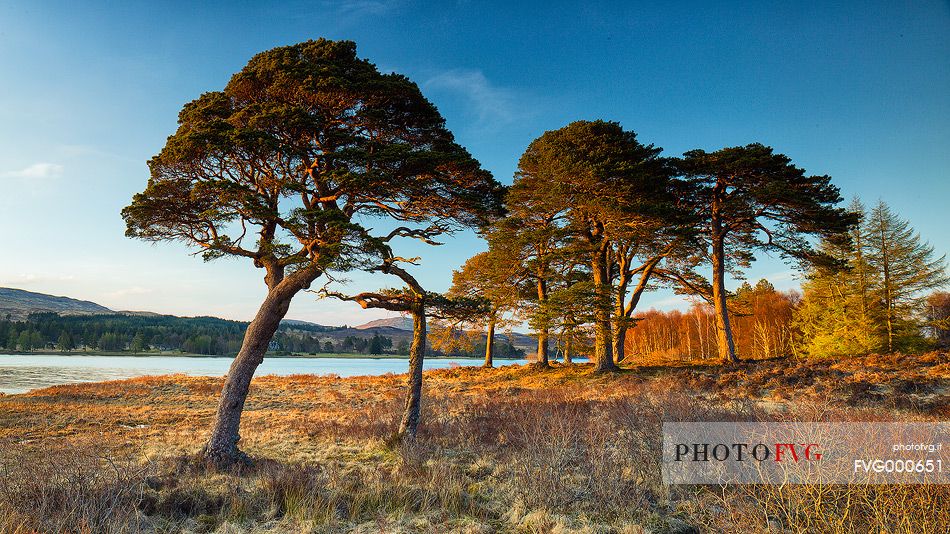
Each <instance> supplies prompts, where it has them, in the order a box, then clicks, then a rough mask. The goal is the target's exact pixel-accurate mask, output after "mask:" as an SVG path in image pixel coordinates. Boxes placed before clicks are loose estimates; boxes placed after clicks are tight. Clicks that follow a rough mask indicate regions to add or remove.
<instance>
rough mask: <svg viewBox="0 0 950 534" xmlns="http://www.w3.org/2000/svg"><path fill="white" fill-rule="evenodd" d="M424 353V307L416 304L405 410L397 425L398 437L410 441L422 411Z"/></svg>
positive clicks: (414, 435)
mask: <svg viewBox="0 0 950 534" xmlns="http://www.w3.org/2000/svg"><path fill="white" fill-rule="evenodd" d="M425 351H426V314H425V305H423V304H417V305H415V306H414V307H413V309H412V345H410V347H409V376H408V378H407V385H408V386H409V392H408V393H407V394H406V410H405V412H404V413H403V415H402V422H400V423H399V437H400V438H402V439H403V440H412V439H415V437H416V431H417V430H418V427H419V414H420V412H421V410H422V363H423V359H424V358H425Z"/></svg>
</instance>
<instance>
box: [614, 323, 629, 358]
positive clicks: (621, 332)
mask: <svg viewBox="0 0 950 534" xmlns="http://www.w3.org/2000/svg"><path fill="white" fill-rule="evenodd" d="M622 322H623V319H622V318H621V321H618V323H617V324H616V325H614V329H613V332H612V334H613V336H612V337H613V339H612V342H613V346H614V347H613V349H614V361H615V362H617V364H620V363H623V359H624V358H626V348H625V347H624V342H625V341H626V339H627V326H626V325H625V324H622Z"/></svg>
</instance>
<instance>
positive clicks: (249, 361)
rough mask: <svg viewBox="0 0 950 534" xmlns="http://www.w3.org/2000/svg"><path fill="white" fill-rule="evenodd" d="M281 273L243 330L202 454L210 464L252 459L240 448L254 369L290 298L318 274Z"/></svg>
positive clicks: (274, 277) (270, 276)
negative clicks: (242, 416)
mask: <svg viewBox="0 0 950 534" xmlns="http://www.w3.org/2000/svg"><path fill="white" fill-rule="evenodd" d="M282 276H283V275H282V273H281V272H277V273H269V274H268V277H267V281H268V285H269V286H270V287H271V289H270V291H268V293H267V297H266V298H265V299H264V302H263V303H262V304H261V307H260V308H259V309H258V311H257V315H256V316H255V317H254V320H253V321H251V323H250V324H249V325H248V326H247V330H246V331H245V332H244V342H243V343H242V344H241V350H240V352H238V354H237V356H236V357H235V358H234V361H233V362H232V363H231V368H230V369H229V370H228V376H227V378H226V379H225V381H224V387H223V388H222V390H221V400H220V401H219V402H218V413H217V417H216V418H215V422H214V425H213V426H212V428H211V436H210V437H209V438H208V443H207V444H206V445H205V446H204V449H203V450H202V454H203V455H204V457H205V459H207V460H208V461H209V462H210V463H211V464H213V465H214V466H216V467H219V468H224V467H228V466H230V465H233V464H235V463H239V462H240V463H247V462H248V461H249V458H248V457H247V455H246V454H244V453H243V452H241V450H240V449H239V448H238V441H240V440H241V434H240V430H241V413H242V412H243V411H244V402H245V401H246V400H247V393H248V390H249V389H250V385H251V379H252V378H253V377H254V371H256V370H257V367H258V366H259V365H260V364H261V362H263V361H264V354H265V353H266V352H267V348H268V347H269V346H270V342H271V340H272V339H273V338H274V334H275V333H276V332H277V328H278V327H279V326H280V321H281V319H283V318H284V316H285V315H287V310H288V309H289V308H290V301H291V299H293V297H294V295H296V294H297V293H298V292H300V291H301V290H302V289H304V288H306V287H309V285H310V282H312V281H313V280H314V279H315V278H316V277H317V274H316V272H315V271H313V270H306V269H305V270H303V271H298V272H296V273H294V274H292V275H290V276H289V277H287V278H286V279H284V278H283V277H282Z"/></svg>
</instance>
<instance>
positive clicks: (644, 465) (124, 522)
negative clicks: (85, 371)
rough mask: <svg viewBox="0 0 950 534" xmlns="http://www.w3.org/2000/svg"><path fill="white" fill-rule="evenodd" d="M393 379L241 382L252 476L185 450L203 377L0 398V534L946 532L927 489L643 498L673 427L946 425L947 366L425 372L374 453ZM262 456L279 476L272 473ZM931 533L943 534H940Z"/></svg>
mask: <svg viewBox="0 0 950 534" xmlns="http://www.w3.org/2000/svg"><path fill="white" fill-rule="evenodd" d="M402 382H403V377H402V376H394V375H388V376H381V377H359V378H348V379H341V378H335V377H315V376H305V375H301V376H291V377H261V378H258V379H256V380H255V381H254V384H253V386H252V391H251V396H250V398H249V401H248V403H247V408H246V412H245V418H244V423H243V427H242V435H243V436H244V439H243V440H242V447H243V448H244V449H245V450H246V451H247V452H249V453H250V454H252V455H253V456H255V457H257V458H259V461H258V462H257V464H256V466H255V467H254V469H253V470H250V471H245V472H243V473H214V472H209V471H207V470H205V469H204V468H203V466H202V465H201V464H200V462H196V461H194V460H193V459H191V457H190V455H191V454H193V453H194V451H195V450H197V448H198V447H199V446H200V444H201V443H200V441H201V438H202V436H203V435H204V432H205V429H206V428H207V427H208V425H209V424H210V420H211V417H212V415H213V413H214V409H215V403H216V400H217V394H218V391H219V388H220V385H221V381H220V380H219V379H211V378H194V377H185V376H180V375H176V376H166V377H146V378H139V379H133V380H125V381H119V382H108V383H95V384H80V385H71V386H60V387H54V388H48V389H45V390H40V391H35V392H32V393H29V394H24V395H13V396H6V397H0V474H2V477H0V479H2V482H0V532H17V533H26V532H64V531H72V532H179V531H190V532H251V531H253V532H287V531H292V532H297V531H300V532H310V531H312V532H339V531H354V532H446V531H460V532H496V531H513V532H554V531H560V532H572V531H588V532H628V533H633V532H689V531H691V529H694V528H701V529H702V530H703V531H713V532H781V531H788V532H946V529H945V528H946V525H948V524H950V512H948V511H947V510H946V506H945V505H943V506H942V503H945V502H946V501H947V499H948V498H950V491H948V490H947V488H945V487H925V486H914V487H886V488H881V487H872V486H868V487H865V486H838V487H819V486H801V487H786V488H776V487H772V486H746V487H729V488H717V489H715V490H712V489H709V488H702V487H684V486H676V487H670V486H664V485H663V484H662V482H661V480H660V476H659V457H658V451H659V449H660V438H661V436H660V426H661V424H662V422H663V421H675V420H761V419H790V420H791V419H799V420H829V421H833V420H946V419H947V416H948V409H950V402H948V401H950V397H948V395H950V391H948V388H947V386H948V383H950V360H948V357H947V355H946V354H937V353H933V354H928V355H923V356H901V355H894V356H869V357H866V358H858V359H853V360H847V361H823V362H810V363H805V362H797V361H793V360H768V361H759V362H754V363H747V364H742V365H739V366H735V367H730V368H721V367H718V366H715V365H692V366H662V365H650V366H640V367H635V368H631V369H628V370H625V371H623V372H621V373H618V374H614V375H607V376H595V375H591V374H590V367H589V366H586V365H574V366H561V367H557V368H555V369H552V370H548V371H538V370H537V369H534V368H528V367H510V368H500V369H494V370H484V369H478V368H456V369H445V370H439V371H432V372H427V373H426V384H425V387H426V393H425V394H426V397H425V399H424V401H425V402H424V414H423V415H424V417H423V425H422V428H421V429H420V440H419V443H418V444H417V445H416V446H414V447H412V448H408V449H406V448H403V449H396V450H392V449H390V448H388V447H387V446H386V445H385V438H386V437H387V436H388V435H389V434H390V433H391V432H392V431H393V430H394V429H395V426H396V424H397V415H398V413H399V410H400V409H401V405H402V395H403V384H402ZM277 460H279V462H278V461H277ZM940 529H943V530H940Z"/></svg>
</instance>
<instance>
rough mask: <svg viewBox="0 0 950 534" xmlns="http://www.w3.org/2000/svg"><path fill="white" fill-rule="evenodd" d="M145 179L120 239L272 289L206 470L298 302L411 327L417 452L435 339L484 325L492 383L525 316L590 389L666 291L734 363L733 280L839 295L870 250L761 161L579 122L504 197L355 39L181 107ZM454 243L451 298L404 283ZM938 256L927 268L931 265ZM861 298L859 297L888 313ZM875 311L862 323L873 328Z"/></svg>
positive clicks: (846, 219)
mask: <svg viewBox="0 0 950 534" xmlns="http://www.w3.org/2000/svg"><path fill="white" fill-rule="evenodd" d="M149 168H150V171H151V177H150V178H149V180H148V184H147V187H146V188H145V190H144V191H143V192H142V193H139V194H137V195H135V196H134V198H133V199H132V203H131V204H130V205H129V206H128V207H126V208H125V209H124V210H123V213H122V215H123V217H124V219H125V222H126V225H127V235H128V236H130V237H133V238H138V239H145V240H150V241H164V240H177V241H182V242H185V243H187V244H189V245H191V246H194V247H196V248H197V249H198V250H201V251H203V253H204V257H205V258H206V259H209V260H212V259H215V258H220V257H236V258H243V259H244V260H246V261H247V262H248V263H250V264H252V265H253V266H254V267H256V268H258V269H260V270H261V271H262V273H263V282H264V285H265V286H266V289H267V295H266V297H265V299H264V301H263V302H262V304H261V307H260V309H259V311H258V312H257V314H256V316H255V317H254V319H253V320H252V321H251V322H250V323H249V325H248V327H247V329H246V330H245V334H244V339H243V343H242V346H241V348H240V350H239V352H238V354H237V356H236V357H235V359H234V362H233V364H232V366H231V369H230V371H229V373H228V376H227V378H226V380H225V382H224V385H223V389H222V392H221V398H220V402H219V405H218V411H217V417H216V419H215V422H214V424H213V427H212V429H211V432H210V437H209V439H208V441H207V442H206V444H205V447H204V449H203V451H204V455H205V457H206V458H207V459H208V460H209V461H210V462H212V463H215V464H218V465H230V464H233V463H234V462H239V461H244V460H246V459H247V458H246V456H245V455H244V453H242V452H241V451H240V449H239V448H238V441H239V440H240V433H239V432H240V421H241V413H242V411H243V407H244V403H245V400H246V398H247V395H248V391H249V386H250V382H251V379H252V377H253V375H254V372H255V370H256V369H257V367H258V366H259V365H260V363H261V362H262V360H263V358H264V357H265V354H266V352H267V349H268V344H269V343H270V341H271V339H272V338H273V336H274V335H275V333H276V332H277V330H278V328H279V324H280V321H281V319H282V318H283V317H284V315H285V314H286V313H287V310H288V308H289V306H290V303H291V300H292V299H293V298H294V297H295V296H296V295H298V294H300V293H302V292H305V291H307V290H311V291H313V292H316V293H318V294H319V295H321V296H322V297H324V298H335V299H340V300H345V301H349V302H354V303H356V304H358V305H359V306H361V307H363V308H374V309H385V310H390V311H396V312H401V313H404V314H406V315H408V316H410V317H411V318H412V320H413V338H412V342H411V344H410V348H409V373H408V376H407V395H406V403H405V409H404V411H403V415H402V418H401V421H400V424H399V429H398V431H397V433H396V435H397V437H399V438H400V439H403V440H411V439H414V438H415V436H416V432H417V428H418V425H419V420H420V417H421V411H420V407H421V401H422V378H423V377H422V360H423V357H424V354H425V348H426V346H427V343H428V341H427V334H428V333H429V330H430V329H429V323H430V321H431V322H433V323H438V324H439V325H442V326H443V327H444V329H446V330H449V331H451V330H454V329H456V328H462V329H463V330H464V329H465V328H470V327H472V326H473V325H475V324H479V323H482V322H484V323H485V325H486V326H487V331H488V336H487V340H488V343H487V347H486V352H487V356H488V361H487V362H486V363H487V364H489V365H490V364H491V360H490V357H491V351H492V343H491V342H492V341H493V340H494V335H493V333H494V330H495V329H496V328H499V327H501V328H504V325H505V324H510V323H511V322H512V321H521V320H526V321H527V322H528V324H529V325H530V327H531V328H532V330H533V331H534V332H535V334H536V336H537V338H538V345H537V359H538V364H539V366H547V365H549V360H550V354H549V350H550V347H551V345H552V344H553V343H555V342H556V344H557V345H558V346H560V347H561V352H562V353H563V354H565V355H567V357H568V358H569V357H571V355H573V354H575V353H585V354H586V355H587V356H589V357H590V359H591V360H592V361H593V364H594V365H593V367H594V370H595V371H597V372H608V371H613V370H616V369H617V368H618V362H621V361H623V360H624V359H625V358H626V354H625V348H626V343H625V342H626V340H627V337H628V332H629V331H631V329H632V330H634V331H635V330H638V329H639V328H640V327H639V326H638V325H637V324H636V323H637V321H636V319H637V317H636V311H637V307H638V305H639V303H640V300H641V298H642V296H643V295H644V293H645V292H647V291H649V290H651V289H653V288H655V287H658V286H668V287H673V288H675V289H676V290H677V291H679V292H682V293H686V294H690V295H695V296H696V298H698V299H702V300H703V301H704V302H708V303H709V306H710V308H711V309H712V313H711V322H712V324H713V325H714V327H713V328H712V331H711V339H712V340H713V342H714V346H715V347H716V356H717V357H719V358H721V359H723V360H725V361H727V362H732V361H736V360H737V359H738V357H737V351H736V343H735V337H734V335H733V327H732V324H731V322H732V321H733V319H734V315H735V314H733V313H730V307H735V300H736V299H735V298H732V297H731V295H730V293H729V292H728V291H727V290H726V281H727V277H728V276H729V275H733V276H737V275H739V274H741V272H742V270H743V269H744V268H745V267H747V266H748V265H749V264H750V263H751V262H752V261H753V259H754V257H755V254H756V253H759V252H763V251H764V252H770V253H775V254H778V255H781V256H782V257H785V258H787V259H788V260H790V261H793V262H797V263H800V264H802V265H804V266H807V268H809V269H824V270H827V271H828V272H829V273H842V272H846V273H849V274H834V275H829V276H841V277H851V276H854V275H853V274H852V273H853V272H854V268H853V267H854V266H853V265H847V263H848V261H847V260H849V259H850V258H846V257H843V256H842V254H844V253H843V252H842V251H846V250H847V251H850V250H861V253H862V254H863V253H865V252H866V249H864V248H862V247H861V246H857V248H854V249H852V248H848V247H855V245H853V244H849V237H850V236H851V234H852V233H853V232H854V231H855V228H856V225H857V224H858V223H859V220H860V214H858V213H855V212H853V211H851V210H848V209H845V208H844V207H842V206H840V203H841V202H842V198H841V195H840V192H839V190H838V188H837V187H835V186H834V185H832V184H831V179H830V177H828V176H823V175H810V174H807V173H806V172H805V171H804V170H803V169H801V168H799V167H798V166H796V165H795V164H793V163H792V161H791V159H790V158H789V157H787V156H785V155H783V154H780V153H777V152H775V151H774V150H773V149H772V148H770V147H767V146H764V145H762V144H757V143H753V144H749V145H745V146H737V147H728V148H723V149H720V150H716V151H713V152H706V151H704V150H692V151H689V152H686V153H685V154H684V155H683V156H682V157H668V156H664V155H663V154H662V149H661V148H659V147H656V146H654V145H652V144H644V143H642V142H641V141H640V140H639V139H638V137H637V135H636V133H634V132H633V131H630V130H625V129H624V128H622V127H621V126H620V124H618V123H616V122H610V121H604V120H593V121H577V122H573V123H571V124H568V125H566V126H564V127H562V128H559V129H555V130H552V131H548V132H545V133H543V134H542V135H541V136H540V137H538V138H537V139H536V140H534V141H533V142H531V143H530V144H529V145H528V147H527V148H526V150H525V152H524V155H523V156H522V157H521V159H520V161H519V164H518V170H517V173H516V175H515V177H514V182H513V184H512V185H511V186H510V187H506V186H503V185H502V184H501V183H499V182H498V181H497V180H496V179H495V178H494V177H493V176H492V175H491V174H490V173H489V172H487V171H486V170H484V169H483V168H482V167H481V165H480V163H479V162H478V161H477V160H476V159H475V158H474V157H472V156H471V154H469V152H468V151H467V150H466V149H465V148H463V147H462V146H460V145H459V144H458V143H457V142H456V141H455V138H454V136H453V135H452V133H451V132H450V131H449V130H448V129H447V128H446V125H445V120H444V119H443V118H442V116H441V114H440V113H439V112H438V110H437V109H436V107H435V106H434V105H433V104H432V103H431V102H429V101H428V100H427V99H426V98H425V97H424V96H423V95H422V93H421V91H420V89H419V87H418V86H417V85H416V84H415V83H413V82H412V81H410V80H409V79H408V78H406V77H405V76H402V75H399V74H383V73H380V72H379V71H378V70H377V68H376V67H375V65H373V64H372V63H370V62H369V61H367V60H365V59H361V58H359V57H358V56H357V55H356V46H355V44H354V43H351V42H334V41H328V40H323V39H321V40H318V41H308V42H305V43H300V44H297V45H292V46H286V47H280V48H276V49H273V50H270V51H267V52H263V53H261V54H258V55H256V56H255V57H254V58H252V59H251V61H250V62H249V63H248V64H247V66H246V67H245V68H244V69H243V70H241V71H240V72H239V73H237V74H235V75H234V76H233V77H232V78H231V80H230V82H229V83H228V84H227V85H226V87H225V88H224V89H223V90H221V91H211V92H207V93H204V94H203V95H201V96H200V97H199V98H198V99H196V100H194V101H193V102H190V103H188V104H186V105H185V106H184V108H183V109H182V111H181V113H180V114H179V127H178V130H177V131H176V132H175V133H174V134H173V135H172V136H170V137H169V138H168V141H167V143H166V145H165V147H164V148H163V149H162V150H161V151H160V153H159V154H158V155H156V156H155V157H154V158H152V159H151V160H150V161H149ZM872 219H873V217H869V218H868V219H867V220H868V221H870V220H872ZM869 224H870V223H864V224H863V225H862V226H860V228H862V230H861V235H862V237H863V236H864V234H865V233H867V232H865V230H866V229H867V228H869V226H868V225H869ZM464 229H474V230H476V231H478V232H480V233H481V234H482V235H484V236H485V237H486V239H487V241H488V250H487V252H484V253H482V254H479V255H476V256H475V257H473V258H471V259H470V260H468V261H467V262H466V263H465V265H464V266H463V268H462V269H461V270H460V271H459V272H458V273H457V274H456V276H455V283H454V285H453V287H452V289H451V290H450V291H449V292H447V293H445V294H442V293H436V292H433V291H432V290H431V288H428V287H426V286H425V280H420V279H419V278H417V277H416V276H415V275H414V274H412V271H413V269H414V266H415V265H417V264H418V262H419V261H420V258H417V257H412V256H408V255H404V254H407V253H408V251H410V250H412V251H416V252H417V251H418V250H419V247H418V246H416V247H411V246H407V245H406V244H405V241H407V240H414V241H416V242H420V243H423V244H429V245H437V244H439V243H440V242H441V241H440V240H441V239H443V238H445V237H446V236H449V235H451V234H453V233H455V232H458V231H461V230H464ZM900 233H901V232H900V231H897V234H900ZM816 241H820V242H821V243H824V244H823V245H822V246H821V247H818V248H816V247H815V246H814V243H815V242H816ZM917 248H919V247H917ZM888 250H889V251H890V250H891V249H890V248H889V249H888ZM928 254H929V256H932V253H930V252H929V250H925V251H924V253H923V256H928ZM918 256H920V255H918ZM929 256H928V257H927V258H925V259H926V261H927V262H928V265H932V266H933V269H934V272H937V270H939V269H942V263H941V261H939V260H935V259H933V258H930V257H929ZM915 257H917V256H915ZM874 261H879V260H877V259H875V260H874ZM881 261H884V263H886V264H887V265H889V266H890V267H889V268H891V269H892V270H891V271H890V273H891V274H889V275H888V276H887V277H886V278H887V279H888V282H887V284H885V285H886V286H887V287H888V289H886V293H887V301H886V302H887V304H886V307H885V308H884V310H885V317H886V319H887V324H888V325H889V326H888V332H889V334H890V339H891V341H896V340H898V339H899V336H900V335H901V332H903V331H904V330H906V328H907V325H906V324H905V323H904V322H902V321H900V320H898V319H899V315H900V312H901V310H903V309H904V307H906V306H908V305H910V304H911V302H910V301H911V300H912V298H916V293H914V296H911V294H910V293H908V292H905V293H901V292H900V291H899V290H898V289H897V286H896V285H895V283H896V280H897V278H896V276H897V275H896V273H897V271H899V270H900V269H901V268H903V267H898V265H897V263H896V262H897V261H898V260H897V257H896V256H895V255H894V254H893V252H888V254H887V259H886V260H881ZM902 261H906V262H911V261H916V260H911V259H904V260H902ZM868 262H869V264H868V265H871V263H870V262H871V259H870V258H868ZM354 270H361V271H366V272H371V273H377V274H380V275H382V276H385V277H388V278H389V279H392V280H394V281H396V283H397V285H398V286H399V287H385V288H382V289H379V290H377V291H363V292H359V293H350V292H346V291H344V290H345V289H346V287H345V286H344V287H340V285H339V284H334V282H335V281H337V280H339V279H340V278H341V276H340V275H341V274H342V273H346V272H348V271H354ZM822 272H824V271H822ZM941 273H942V271H941ZM934 276H935V277H937V278H939V277H940V276H942V274H935V275H934ZM819 278H820V277H816V278H815V280H816V281H815V282H813V283H814V284H819V282H818V281H817V280H819ZM932 282H933V283H932V284H931V285H932V286H934V287H936V286H937V285H939V283H937V282H938V280H936V278H935V279H934V280H933V281H932ZM868 283H869V285H868V292H869V293H868V295H869V297H870V296H873V295H880V290H879V288H878V287H877V286H872V285H870V284H871V281H870V280H869V282H868ZM314 284H317V285H318V286H319V289H311V287H312V286H313V285H314ZM917 289H920V288H919V287H918V288H917ZM816 290H818V289H816ZM832 290H833V291H834V290H835V289H834V288H833V289H832ZM807 291H811V290H806V292H807ZM849 291H850V290H849ZM915 291H916V289H915ZM806 298H808V296H807V295H806ZM835 298H838V297H837V296H835ZM848 298H851V293H850V292H849V293H848ZM876 310H878V308H876V307H874V306H870V305H869V307H868V318H869V320H870V319H871V318H872V317H873V314H874V313H877V311H876ZM823 320H824V319H823V318H822V321H823ZM820 322H821V321H819V320H818V319H816V324H818V323H820ZM822 324H823V323H822ZM446 325H447V326H446ZM902 329H903V330H902ZM433 330H437V329H433ZM448 337H449V338H451V337H452V336H448ZM588 345H589V347H588Z"/></svg>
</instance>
